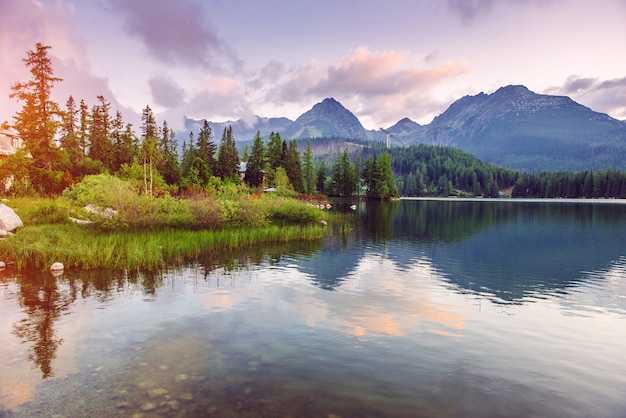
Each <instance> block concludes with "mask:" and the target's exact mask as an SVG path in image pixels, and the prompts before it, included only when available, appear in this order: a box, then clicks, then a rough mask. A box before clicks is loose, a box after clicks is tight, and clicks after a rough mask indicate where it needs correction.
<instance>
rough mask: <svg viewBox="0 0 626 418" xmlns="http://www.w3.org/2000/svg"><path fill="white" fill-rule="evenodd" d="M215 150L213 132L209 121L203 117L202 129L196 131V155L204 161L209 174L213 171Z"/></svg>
mask: <svg viewBox="0 0 626 418" xmlns="http://www.w3.org/2000/svg"><path fill="white" fill-rule="evenodd" d="M215 151H217V145H215V142H213V132H212V131H211V126H210V125H209V122H207V121H206V119H205V120H204V124H203V125H202V129H200V132H199V133H198V141H197V143H196V156H197V157H198V158H200V159H201V160H202V161H204V163H205V164H206V166H207V168H208V169H209V175H210V176H211V175H213V174H214V173H215Z"/></svg>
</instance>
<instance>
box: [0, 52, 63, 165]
mask: <svg viewBox="0 0 626 418" xmlns="http://www.w3.org/2000/svg"><path fill="white" fill-rule="evenodd" d="M50 48H51V47H50V46H47V45H43V44H41V43H40V42H37V44H36V45H35V50H34V51H32V50H29V51H27V53H26V58H24V59H23V60H22V61H23V62H24V64H25V65H26V67H28V68H30V73H31V75H32V78H31V80H29V81H26V82H17V83H15V84H13V85H12V86H11V94H10V96H9V97H10V98H16V99H17V100H18V101H22V102H24V107H23V108H22V110H20V111H18V112H17V114H16V115H15V116H14V120H15V123H14V127H15V129H17V131H18V132H19V133H20V137H21V138H22V140H23V141H24V144H25V146H26V148H27V149H28V151H30V154H31V155H32V157H33V166H34V167H36V168H40V169H44V170H52V169H53V164H54V163H55V162H56V161H55V157H57V156H58V149H57V148H56V147H55V146H54V143H53V141H54V137H55V135H56V133H57V130H58V128H59V126H60V124H61V116H62V112H61V109H60V107H59V105H58V104H57V103H56V102H54V101H53V100H52V98H51V94H52V88H53V87H54V84H55V83H57V82H59V81H62V79H61V78H58V77H55V76H54V72H53V69H52V60H51V59H50V57H48V50H49V49H50Z"/></svg>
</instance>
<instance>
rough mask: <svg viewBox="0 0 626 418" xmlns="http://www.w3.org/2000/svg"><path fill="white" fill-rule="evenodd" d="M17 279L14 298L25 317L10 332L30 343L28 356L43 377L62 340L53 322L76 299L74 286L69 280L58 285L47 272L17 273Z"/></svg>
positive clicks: (51, 373)
mask: <svg viewBox="0 0 626 418" xmlns="http://www.w3.org/2000/svg"><path fill="white" fill-rule="evenodd" d="M17 283H18V289H19V292H18V294H17V300H18V301H19V304H20V306H21V307H22V312H23V313H24V316H25V317H24V318H22V319H21V320H20V321H19V322H17V323H15V324H14V325H13V333H14V334H15V335H16V336H18V337H19V338H20V339H22V341H24V343H27V344H28V345H29V346H30V352H31V354H30V356H29V357H30V359H31V360H32V361H33V362H34V363H35V366H36V367H37V368H38V369H39V370H41V374H42V377H43V378H44V379H45V378H48V377H51V376H53V375H54V373H53V369H52V361H53V360H54V358H55V357H56V352H57V349H58V348H59V345H60V344H62V343H63V340H62V339H61V338H59V337H58V336H57V335H56V331H55V323H56V322H57V321H58V319H59V317H60V316H61V315H62V314H63V313H64V312H65V311H67V310H68V309H69V306H70V305H71V304H72V303H73V302H74V301H75V300H76V297H77V294H78V287H77V286H76V283H74V282H73V281H70V282H69V283H68V284H67V287H65V288H61V287H60V286H59V284H60V283H59V282H58V280H57V278H56V277H54V276H52V275H50V274H39V275H24V276H19V277H18V280H17Z"/></svg>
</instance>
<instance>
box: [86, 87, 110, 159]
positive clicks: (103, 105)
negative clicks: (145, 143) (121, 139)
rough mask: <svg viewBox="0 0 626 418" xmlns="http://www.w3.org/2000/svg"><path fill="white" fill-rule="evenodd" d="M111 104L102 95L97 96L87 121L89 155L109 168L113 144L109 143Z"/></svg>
mask: <svg viewBox="0 0 626 418" xmlns="http://www.w3.org/2000/svg"><path fill="white" fill-rule="evenodd" d="M110 109H111V104H110V103H109V102H107V101H106V99H105V98H104V96H102V95H100V96H98V104H96V105H94V106H93V108H92V109H91V119H90V122H89V143H90V146H89V157H90V158H91V159H93V160H96V161H100V162H102V164H103V165H104V166H105V167H106V168H107V169H109V170H111V168H112V166H113V160H114V158H113V146H112V144H111V139H110V134H111V115H110V113H109V112H110Z"/></svg>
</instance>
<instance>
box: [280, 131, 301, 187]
mask: <svg viewBox="0 0 626 418" xmlns="http://www.w3.org/2000/svg"><path fill="white" fill-rule="evenodd" d="M283 167H284V168H285V171H287V177H289V182H290V183H291V185H292V186H293V189H294V190H295V191H296V192H299V193H302V192H303V191H304V183H303V181H302V165H301V164H300V153H299V152H298V142H297V141H296V140H295V139H292V140H291V141H290V142H289V145H288V146H287V150H286V152H285V156H284V160H283Z"/></svg>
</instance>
